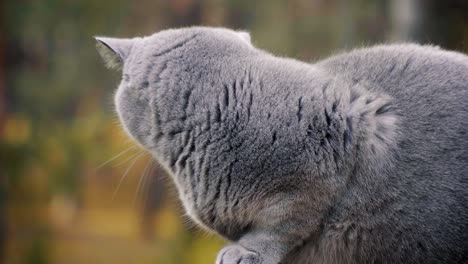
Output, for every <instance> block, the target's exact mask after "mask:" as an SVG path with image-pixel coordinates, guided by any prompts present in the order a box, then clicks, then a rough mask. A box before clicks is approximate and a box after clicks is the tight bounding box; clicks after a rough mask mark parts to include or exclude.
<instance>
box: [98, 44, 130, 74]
mask: <svg viewBox="0 0 468 264" xmlns="http://www.w3.org/2000/svg"><path fill="white" fill-rule="evenodd" d="M94 39H96V48H97V50H98V52H99V55H101V57H102V59H103V60H104V62H105V64H106V66H107V67H109V68H110V69H116V70H121V69H122V67H123V64H124V62H125V60H126V59H127V58H128V56H129V55H130V50H131V49H132V46H133V44H134V41H135V39H121V38H106V37H94Z"/></svg>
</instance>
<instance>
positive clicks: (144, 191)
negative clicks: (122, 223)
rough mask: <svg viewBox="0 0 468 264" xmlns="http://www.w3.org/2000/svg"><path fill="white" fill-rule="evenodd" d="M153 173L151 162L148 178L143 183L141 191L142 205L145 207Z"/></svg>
mask: <svg viewBox="0 0 468 264" xmlns="http://www.w3.org/2000/svg"><path fill="white" fill-rule="evenodd" d="M153 173H154V162H152V161H151V166H150V169H149V172H148V177H147V178H148V179H147V180H145V182H144V183H143V191H142V196H143V205H145V204H146V203H147V202H148V197H149V193H150V187H151V177H153ZM148 182H149V183H148ZM145 185H146V186H145Z"/></svg>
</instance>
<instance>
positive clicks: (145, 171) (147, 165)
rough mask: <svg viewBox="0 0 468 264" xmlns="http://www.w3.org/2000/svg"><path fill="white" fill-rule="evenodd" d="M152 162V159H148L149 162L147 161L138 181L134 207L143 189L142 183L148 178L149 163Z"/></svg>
mask: <svg viewBox="0 0 468 264" xmlns="http://www.w3.org/2000/svg"><path fill="white" fill-rule="evenodd" d="M150 164H152V160H151V159H150V160H148V162H147V163H146V166H145V168H144V169H143V173H142V175H141V176H140V179H139V181H138V185H137V189H136V191H135V195H134V197H133V202H132V207H135V203H136V200H137V198H138V196H139V195H138V194H139V193H140V190H141V186H142V183H143V180H144V179H145V178H146V175H147V174H148V167H149V165H150Z"/></svg>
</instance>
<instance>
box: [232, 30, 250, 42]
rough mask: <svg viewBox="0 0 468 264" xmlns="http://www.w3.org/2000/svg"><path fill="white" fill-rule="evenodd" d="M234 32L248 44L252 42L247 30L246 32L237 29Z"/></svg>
mask: <svg viewBox="0 0 468 264" xmlns="http://www.w3.org/2000/svg"><path fill="white" fill-rule="evenodd" d="M236 33H237V34H238V35H239V37H240V38H241V39H242V40H244V41H245V42H247V43H248V44H252V42H251V40H250V33H249V32H247V31H237V32H236Z"/></svg>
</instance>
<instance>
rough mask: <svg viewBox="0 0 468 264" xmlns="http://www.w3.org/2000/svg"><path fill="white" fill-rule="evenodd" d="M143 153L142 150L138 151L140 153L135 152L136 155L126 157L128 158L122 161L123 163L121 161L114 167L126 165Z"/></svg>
mask: <svg viewBox="0 0 468 264" xmlns="http://www.w3.org/2000/svg"><path fill="white" fill-rule="evenodd" d="M143 152H144V151H143V150H140V151H138V152H136V153H133V154H131V155H130V157H128V158H126V159H124V160H123V161H121V162H119V163H117V164H115V167H118V166H120V165H123V164H125V163H127V162H128V161H129V160H132V159H133V158H135V157H136V156H137V155H139V154H142V153H143Z"/></svg>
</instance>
